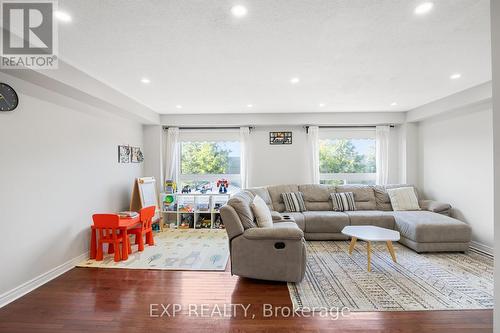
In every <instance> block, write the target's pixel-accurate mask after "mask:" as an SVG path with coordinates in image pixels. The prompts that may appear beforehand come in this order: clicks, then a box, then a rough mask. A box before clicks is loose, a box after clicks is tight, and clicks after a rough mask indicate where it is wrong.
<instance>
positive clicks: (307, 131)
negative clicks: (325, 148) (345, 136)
mask: <svg viewBox="0 0 500 333" xmlns="http://www.w3.org/2000/svg"><path fill="white" fill-rule="evenodd" d="M309 126H312V125H306V126H304V128H305V129H306V133H309ZM377 126H389V127H390V128H394V127H395V126H394V124H380V125H333V126H318V128H371V129H374V128H376V127H377Z"/></svg>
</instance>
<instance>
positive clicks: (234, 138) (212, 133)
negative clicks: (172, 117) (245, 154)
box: [177, 129, 241, 186]
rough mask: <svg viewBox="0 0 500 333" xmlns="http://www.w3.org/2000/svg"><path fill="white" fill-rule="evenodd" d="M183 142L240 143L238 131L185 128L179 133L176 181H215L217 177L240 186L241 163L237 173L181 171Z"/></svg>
mask: <svg viewBox="0 0 500 333" xmlns="http://www.w3.org/2000/svg"><path fill="white" fill-rule="evenodd" d="M185 142H214V143H216V142H238V143H240V132H239V130H235V129H185V130H181V131H180V133H179V149H178V150H179V151H178V155H179V156H178V164H177V168H178V170H179V171H178V173H177V177H178V180H177V181H178V183H179V185H182V184H184V183H186V182H203V181H209V182H211V183H215V182H217V180H219V179H227V180H228V181H229V183H230V184H234V183H237V184H239V185H240V186H241V165H240V172H239V173H226V174H224V173H221V174H213V173H205V174H201V173H200V174H189V173H182V144H183V143H185ZM240 161H241V143H240Z"/></svg>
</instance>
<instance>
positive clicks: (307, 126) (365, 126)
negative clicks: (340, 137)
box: [304, 124, 394, 128]
mask: <svg viewBox="0 0 500 333" xmlns="http://www.w3.org/2000/svg"><path fill="white" fill-rule="evenodd" d="M309 126H312V125H306V126H304V128H309ZM377 126H389V127H391V128H394V124H381V125H333V126H318V127H319V128H375V127H377Z"/></svg>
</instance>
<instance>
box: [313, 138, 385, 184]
mask: <svg viewBox="0 0 500 333" xmlns="http://www.w3.org/2000/svg"><path fill="white" fill-rule="evenodd" d="M341 139H347V140H356V139H358V140H359V139H372V140H373V141H374V142H375V150H376V147H377V139H376V131H375V128H335V129H322V128H320V130H319V141H320V142H319V143H318V144H320V143H321V141H322V140H341ZM376 155H377V153H376V151H375V158H376ZM318 161H319V165H318V168H320V165H321V161H320V160H318ZM332 180H334V181H342V182H343V184H344V185H347V184H359V183H360V182H370V183H373V184H376V181H377V172H376V171H375V172H374V173H371V172H360V173H321V170H320V174H319V181H320V183H322V182H323V181H332Z"/></svg>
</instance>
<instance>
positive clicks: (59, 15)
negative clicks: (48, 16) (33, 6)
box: [54, 10, 71, 22]
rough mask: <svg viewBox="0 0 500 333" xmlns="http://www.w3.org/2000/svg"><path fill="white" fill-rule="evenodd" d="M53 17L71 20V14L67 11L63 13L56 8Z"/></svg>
mask: <svg viewBox="0 0 500 333" xmlns="http://www.w3.org/2000/svg"><path fill="white" fill-rule="evenodd" d="M54 17H55V18H56V19H58V20H59V21H61V22H71V16H70V15H69V14H68V13H65V12H63V11H60V10H56V11H55V12H54Z"/></svg>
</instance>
